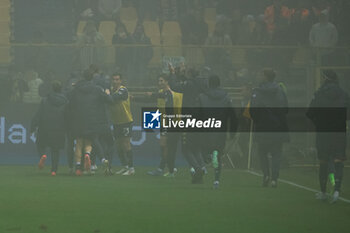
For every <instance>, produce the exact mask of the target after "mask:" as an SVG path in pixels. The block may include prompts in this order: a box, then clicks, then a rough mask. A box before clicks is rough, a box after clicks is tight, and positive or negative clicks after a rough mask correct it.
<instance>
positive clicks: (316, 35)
mask: <svg viewBox="0 0 350 233" xmlns="http://www.w3.org/2000/svg"><path fill="white" fill-rule="evenodd" d="M309 40H310V45H311V46H312V47H313V48H315V52H316V53H318V54H317V55H319V56H321V62H322V64H323V63H327V64H328V63H329V60H330V59H331V58H330V56H329V55H330V54H331V53H332V52H333V51H332V49H331V48H332V47H334V46H336V44H337V42H338V31H337V28H336V27H335V26H334V24H332V23H330V22H329V21H328V11H327V10H324V11H322V12H321V14H320V21H319V23H316V24H314V25H313V26H312V28H311V31H310V35H309Z"/></svg>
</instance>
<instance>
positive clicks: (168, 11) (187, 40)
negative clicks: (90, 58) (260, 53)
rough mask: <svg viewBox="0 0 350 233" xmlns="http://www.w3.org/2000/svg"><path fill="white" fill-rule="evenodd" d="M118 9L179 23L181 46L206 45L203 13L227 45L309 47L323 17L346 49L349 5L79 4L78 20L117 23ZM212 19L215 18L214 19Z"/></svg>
mask: <svg viewBox="0 0 350 233" xmlns="http://www.w3.org/2000/svg"><path fill="white" fill-rule="evenodd" d="M122 7H135V8H136V10H137V12H138V20H139V21H144V20H159V21H160V22H163V21H178V22H179V23H180V25H181V30H182V41H183V43H184V44H205V41H206V40H205V38H207V37H208V36H210V35H208V25H207V23H206V22H205V21H204V20H203V12H204V11H205V9H208V8H210V9H215V12H216V19H215V20H216V23H220V24H222V27H223V32H224V33H225V35H227V36H228V37H229V38H230V42H231V44H284V45H285V44H289V45H297V44H308V37H309V31H310V29H311V27H312V25H313V24H315V23H317V22H318V19H319V16H320V15H321V14H322V13H325V14H327V15H328V16H329V19H330V22H332V23H333V24H334V25H335V27H336V28H337V29H338V31H339V34H340V35H341V36H340V38H339V39H340V41H339V43H340V44H346V42H347V41H349V40H348V38H349V29H348V27H347V26H346V22H348V21H349V16H348V14H347V12H348V10H349V9H350V3H349V2H348V1H331V0H309V1H305V0H299V1H290V0H261V1H256V0H245V1H243V0H233V1H228V0H206V1H196V0H186V1H176V0H151V1H147V2H146V1H137V0H134V1H132V0H129V1H122V0H100V1H77V3H76V9H77V13H79V15H78V19H79V20H80V19H93V20H95V21H96V22H100V21H101V20H119V19H120V18H119V13H120V9H121V8H122ZM214 17H215V16H214Z"/></svg>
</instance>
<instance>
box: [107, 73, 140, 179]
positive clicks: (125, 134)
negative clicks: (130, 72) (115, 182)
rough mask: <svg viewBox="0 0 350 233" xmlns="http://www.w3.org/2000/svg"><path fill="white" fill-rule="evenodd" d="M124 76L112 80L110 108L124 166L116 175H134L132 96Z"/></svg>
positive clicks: (120, 157)
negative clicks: (125, 83) (124, 82)
mask: <svg viewBox="0 0 350 233" xmlns="http://www.w3.org/2000/svg"><path fill="white" fill-rule="evenodd" d="M122 83H123V76H122V75H121V74H120V73H115V74H113V75H112V78H111V85H112V86H111V96H112V99H113V103H112V105H111V106H110V115H111V120H112V123H113V128H114V136H115V138H116V143H117V151H118V156H119V159H120V162H121V164H122V166H123V168H122V169H121V170H119V171H118V172H116V174H122V175H125V176H127V175H134V174H135V168H134V161H133V153H132V149H131V143H130V140H131V132H132V123H133V118H132V114H131V110H130V96H129V93H128V89H127V88H126V87H125V86H123V85H122Z"/></svg>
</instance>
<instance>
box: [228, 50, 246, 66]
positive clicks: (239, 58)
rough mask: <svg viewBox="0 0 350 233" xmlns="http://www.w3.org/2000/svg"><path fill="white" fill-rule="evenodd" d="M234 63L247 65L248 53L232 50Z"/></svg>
mask: <svg viewBox="0 0 350 233" xmlns="http://www.w3.org/2000/svg"><path fill="white" fill-rule="evenodd" d="M231 56H232V63H233V64H245V63H246V51H245V49H239V48H233V49H231Z"/></svg>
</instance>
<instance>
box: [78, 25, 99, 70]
mask: <svg viewBox="0 0 350 233" xmlns="http://www.w3.org/2000/svg"><path fill="white" fill-rule="evenodd" d="M78 45H80V46H81V49H80V53H79V63H80V69H81V70H85V69H87V68H88V67H89V66H90V65H91V64H96V65H98V66H101V65H102V64H103V63H104V61H105V48H104V47H103V46H104V45H105V39H104V37H103V35H102V34H101V33H99V32H98V31H97V28H96V24H95V22H93V21H88V22H87V23H86V26H85V28H84V30H83V33H82V34H81V35H79V36H78Z"/></svg>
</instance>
